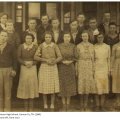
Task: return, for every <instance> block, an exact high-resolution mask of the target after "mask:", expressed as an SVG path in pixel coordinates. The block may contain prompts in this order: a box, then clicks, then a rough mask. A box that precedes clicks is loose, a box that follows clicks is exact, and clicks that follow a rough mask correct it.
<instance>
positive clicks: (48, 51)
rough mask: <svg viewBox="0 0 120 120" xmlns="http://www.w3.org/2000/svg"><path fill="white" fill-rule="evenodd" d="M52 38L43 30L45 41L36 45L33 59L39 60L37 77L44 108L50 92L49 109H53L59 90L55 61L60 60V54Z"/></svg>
mask: <svg viewBox="0 0 120 120" xmlns="http://www.w3.org/2000/svg"><path fill="white" fill-rule="evenodd" d="M52 39H53V37H52V33H51V32H45V42H43V43H42V44H41V45H40V46H39V47H38V49H37V51H36V54H35V56H34V59H35V60H37V61H39V62H41V66H40V69H39V73H38V78H39V93H42V94H43V101H44V109H48V104H47V95H48V94H50V95H51V105H50V109H52V110H53V109H54V101H55V93H58V92H59V91H60V88H59V77H58V68H57V63H58V62H59V61H61V60H62V55H61V53H60V50H59V48H58V46H57V45H56V44H55V43H53V42H52Z"/></svg>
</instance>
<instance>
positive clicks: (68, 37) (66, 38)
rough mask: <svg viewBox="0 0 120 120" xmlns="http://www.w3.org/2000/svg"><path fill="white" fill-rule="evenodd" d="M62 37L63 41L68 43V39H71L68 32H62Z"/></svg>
mask: <svg viewBox="0 0 120 120" xmlns="http://www.w3.org/2000/svg"><path fill="white" fill-rule="evenodd" d="M63 39H64V43H70V39H71V36H70V34H64V36H63Z"/></svg>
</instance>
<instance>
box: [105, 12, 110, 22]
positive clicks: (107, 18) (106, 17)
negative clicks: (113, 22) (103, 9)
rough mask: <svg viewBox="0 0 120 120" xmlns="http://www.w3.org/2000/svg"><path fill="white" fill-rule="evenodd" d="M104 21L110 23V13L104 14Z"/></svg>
mask: <svg viewBox="0 0 120 120" xmlns="http://www.w3.org/2000/svg"><path fill="white" fill-rule="evenodd" d="M104 20H105V21H110V13H104Z"/></svg>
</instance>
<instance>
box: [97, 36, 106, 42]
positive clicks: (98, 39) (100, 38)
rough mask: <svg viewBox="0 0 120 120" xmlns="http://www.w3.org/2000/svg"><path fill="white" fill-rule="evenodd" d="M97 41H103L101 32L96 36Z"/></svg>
mask: <svg viewBox="0 0 120 120" xmlns="http://www.w3.org/2000/svg"><path fill="white" fill-rule="evenodd" d="M97 41H98V43H103V41H104V36H103V35H102V34H101V35H98V36H97Z"/></svg>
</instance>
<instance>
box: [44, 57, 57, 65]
mask: <svg viewBox="0 0 120 120" xmlns="http://www.w3.org/2000/svg"><path fill="white" fill-rule="evenodd" d="M46 62H47V64H48V65H54V64H56V59H55V58H51V59H48V60H46Z"/></svg>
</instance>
